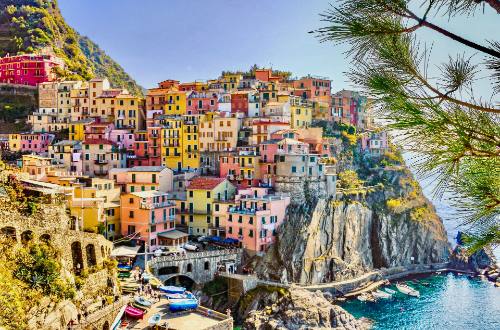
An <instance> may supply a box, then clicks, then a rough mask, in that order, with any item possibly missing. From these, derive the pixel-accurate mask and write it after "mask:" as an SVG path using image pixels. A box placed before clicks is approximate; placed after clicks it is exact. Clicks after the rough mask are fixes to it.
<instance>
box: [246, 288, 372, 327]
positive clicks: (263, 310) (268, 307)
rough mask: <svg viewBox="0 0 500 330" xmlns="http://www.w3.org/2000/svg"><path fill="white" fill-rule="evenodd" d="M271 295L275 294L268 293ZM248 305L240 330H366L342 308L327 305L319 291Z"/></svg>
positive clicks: (295, 291) (294, 291)
mask: <svg viewBox="0 0 500 330" xmlns="http://www.w3.org/2000/svg"><path fill="white" fill-rule="evenodd" d="M272 295H275V294H272ZM259 298H260V299H258V300H254V301H253V302H252V304H251V306H252V307H255V308H254V310H253V311H251V312H250V313H249V314H248V317H247V318H246V320H245V322H244V324H243V329H257V330H259V329H262V330H263V329H266V330H267V329H292V330H293V329H331V328H334V329H368V327H369V325H368V324H366V323H364V322H362V321H359V320H356V319H355V318H354V317H352V316H351V315H350V314H349V313H347V312H346V311H345V310H344V309H342V308H341V307H339V306H337V305H333V304H332V303H330V302H329V301H328V300H327V299H326V298H325V296H323V294H322V293H321V292H315V293H313V292H309V291H306V290H303V289H296V288H294V289H291V290H290V291H289V292H288V293H287V294H286V295H285V296H283V297H281V298H279V299H278V300H277V301H276V303H273V304H266V303H268V301H266V299H263V297H262V296H261V297H259Z"/></svg>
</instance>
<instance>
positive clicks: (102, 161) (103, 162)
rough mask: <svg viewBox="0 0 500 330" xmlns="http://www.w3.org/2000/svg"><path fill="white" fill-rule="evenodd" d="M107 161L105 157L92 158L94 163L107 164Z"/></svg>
mask: <svg viewBox="0 0 500 330" xmlns="http://www.w3.org/2000/svg"><path fill="white" fill-rule="evenodd" d="M107 163H108V161H107V160H106V159H96V160H94V164H96V165H104V164H107Z"/></svg>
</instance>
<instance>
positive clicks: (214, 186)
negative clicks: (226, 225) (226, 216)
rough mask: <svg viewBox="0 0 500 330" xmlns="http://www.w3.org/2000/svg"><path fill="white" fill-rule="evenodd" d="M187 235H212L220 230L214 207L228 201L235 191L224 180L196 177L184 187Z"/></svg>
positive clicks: (233, 187)
mask: <svg viewBox="0 0 500 330" xmlns="http://www.w3.org/2000/svg"><path fill="white" fill-rule="evenodd" d="M186 190H187V200H186V202H187V208H186V210H185V215H186V216H187V217H188V219H187V225H188V230H189V234H192V235H214V234H217V232H218V231H220V229H221V223H216V219H215V218H214V206H215V204H219V203H220V202H222V201H230V200H232V199H233V198H234V193H235V191H236V188H235V186H233V185H232V184H231V183H230V182H229V181H228V180H226V179H225V178H214V177H196V178H194V179H193V180H191V182H190V183H189V185H188V186H187V187H186Z"/></svg>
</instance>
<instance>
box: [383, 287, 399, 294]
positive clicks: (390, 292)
mask: <svg viewBox="0 0 500 330" xmlns="http://www.w3.org/2000/svg"><path fill="white" fill-rule="evenodd" d="M384 290H385V292H387V293H389V294H395V293H396V291H395V290H393V289H389V288H384Z"/></svg>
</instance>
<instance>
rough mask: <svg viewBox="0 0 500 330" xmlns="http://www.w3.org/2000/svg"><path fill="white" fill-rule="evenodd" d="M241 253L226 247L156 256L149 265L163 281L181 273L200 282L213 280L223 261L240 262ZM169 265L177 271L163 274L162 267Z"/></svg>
mask: <svg viewBox="0 0 500 330" xmlns="http://www.w3.org/2000/svg"><path fill="white" fill-rule="evenodd" d="M241 254H242V250H241V249H227V250H216V251H203V252H194V253H186V254H185V255H181V256H164V257H156V258H153V259H152V260H151V261H150V262H149V267H150V269H151V270H152V272H153V273H154V275H155V276H157V277H158V278H159V279H160V280H161V281H163V282H165V281H167V280H169V279H170V278H173V277H176V276H180V275H182V276H186V277H189V278H190V279H192V280H193V281H194V282H195V283H197V284H200V283H206V282H209V281H211V280H213V279H214V275H215V274H216V273H217V271H218V265H219V264H222V263H223V262H225V261H231V262H234V263H235V265H236V266H238V265H239V264H240V263H241ZM169 267H176V270H177V271H173V272H170V273H169V274H163V271H162V269H166V268H169Z"/></svg>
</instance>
